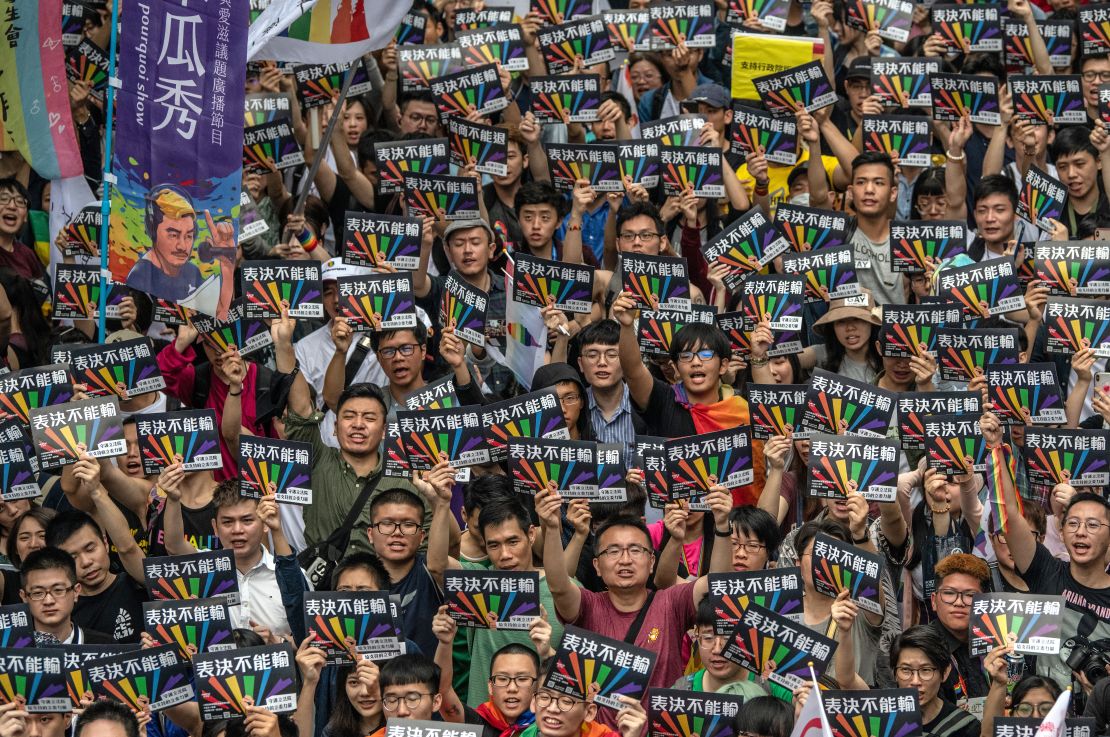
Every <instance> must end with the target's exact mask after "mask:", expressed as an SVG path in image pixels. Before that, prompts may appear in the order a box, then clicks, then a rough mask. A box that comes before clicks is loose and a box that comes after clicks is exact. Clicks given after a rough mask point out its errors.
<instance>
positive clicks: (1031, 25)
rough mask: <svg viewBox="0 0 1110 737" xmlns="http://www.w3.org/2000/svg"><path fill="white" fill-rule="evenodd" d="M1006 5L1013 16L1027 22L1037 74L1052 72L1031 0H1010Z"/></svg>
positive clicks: (1030, 47) (1026, 26) (1030, 46)
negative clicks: (1030, 4) (1030, 5)
mask: <svg viewBox="0 0 1110 737" xmlns="http://www.w3.org/2000/svg"><path fill="white" fill-rule="evenodd" d="M1006 6H1007V9H1008V10H1009V11H1010V15H1011V16H1013V17H1014V18H1016V19H1017V20H1020V21H1022V22H1023V23H1025V28H1026V29H1027V31H1028V34H1029V49H1030V50H1031V51H1032V52H1033V67H1034V68H1035V69H1036V70H1037V74H1052V73H1053V69H1052V62H1051V61H1050V60H1049V58H1048V48H1047V47H1046V46H1045V43H1044V37H1043V36H1041V29H1039V28H1037V19H1036V18H1035V17H1034V16H1033V9H1032V8H1031V7H1029V0H1008V2H1007V3H1006Z"/></svg>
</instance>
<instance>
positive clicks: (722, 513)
mask: <svg viewBox="0 0 1110 737" xmlns="http://www.w3.org/2000/svg"><path fill="white" fill-rule="evenodd" d="M702 501H704V502H705V503H706V504H708V505H709V508H710V510H712V512H713V554H712V555H710V557H709V572H710V573H728V572H730V571H731V570H732V545H731V543H729V542H728V539H729V537H731V536H732V525H731V523H729V521H728V515H729V513H730V512H731V511H732V494H731V493H730V492H729V490H728V489H726V488H725V487H723V486H713V487H711V488H710V489H709V493H708V494H706V495H705V496H704V497H703V498H702ZM705 545H706V542H705V541H703V542H702V546H703V547H702V550H704V549H705V548H704V546H705ZM708 593H709V576H699V577H698V580H697V581H695V582H694V606H695V607H697V605H698V604H700V603H701V600H702V599H704V598H705V595H706V594H708Z"/></svg>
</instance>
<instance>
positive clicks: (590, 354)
mask: <svg viewBox="0 0 1110 737" xmlns="http://www.w3.org/2000/svg"><path fill="white" fill-rule="evenodd" d="M602 356H604V357H605V360H606V361H619V360H620V357H621V354H620V351H619V350H617V349H616V348H610V349H608V350H604V351H602V350H598V349H597V348H591V349H590V350H588V351H582V358H585V359H586V360H587V361H589V362H590V363H597V362H598V361H600V360H601V357H602Z"/></svg>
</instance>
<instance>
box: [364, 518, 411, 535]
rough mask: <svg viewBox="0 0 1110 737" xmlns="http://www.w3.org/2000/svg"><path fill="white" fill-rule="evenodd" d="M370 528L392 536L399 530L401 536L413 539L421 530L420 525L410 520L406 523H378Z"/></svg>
mask: <svg viewBox="0 0 1110 737" xmlns="http://www.w3.org/2000/svg"><path fill="white" fill-rule="evenodd" d="M370 526H371V527H373V528H374V529H375V530H377V531H378V532H380V533H381V534H383V535H392V534H393V533H394V532H397V530H400V531H401V534H402V535H404V536H405V537H411V536H413V535H415V534H416V532H417V531H418V530H419V529H420V524H419V523H417V522H412V521H408V520H406V521H404V522H394V521H393V520H384V521H382V522H376V523H374V524H372V525H370Z"/></svg>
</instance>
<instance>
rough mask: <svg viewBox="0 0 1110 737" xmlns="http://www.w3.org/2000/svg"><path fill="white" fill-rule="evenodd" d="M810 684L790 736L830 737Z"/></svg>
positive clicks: (817, 690) (816, 690)
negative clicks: (803, 704)
mask: <svg viewBox="0 0 1110 737" xmlns="http://www.w3.org/2000/svg"><path fill="white" fill-rule="evenodd" d="M810 685H811V689H810V692H809V698H807V699H806V703H805V706H803V707H802V713H801V714H799V715H798V719H797V721H795V722H794V731H793V732H791V733H790V737H832V729H831V728H830V727H829V718H828V717H827V716H826V715H825V705H824V704H823V703H822V702H821V689H820V688H818V687H817V681H810ZM1038 737H1039V736H1038Z"/></svg>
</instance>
